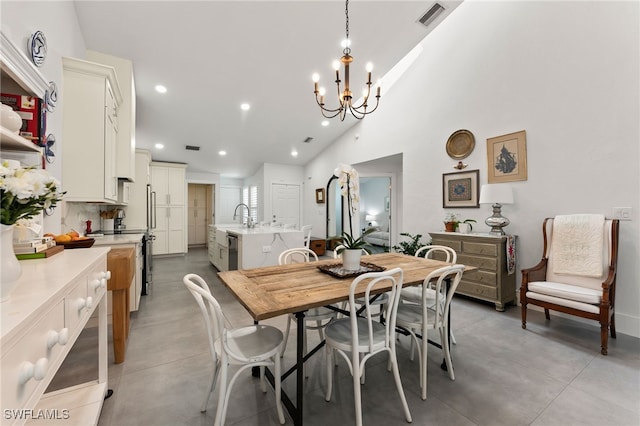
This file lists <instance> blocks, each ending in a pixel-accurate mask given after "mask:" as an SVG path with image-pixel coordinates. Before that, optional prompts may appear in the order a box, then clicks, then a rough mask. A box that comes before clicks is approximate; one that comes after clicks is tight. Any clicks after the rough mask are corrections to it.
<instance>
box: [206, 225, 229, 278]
mask: <svg viewBox="0 0 640 426" xmlns="http://www.w3.org/2000/svg"><path fill="white" fill-rule="evenodd" d="M209 262H211V264H212V265H213V266H215V267H216V269H218V271H228V270H229V242H228V240H227V231H225V230H224V229H217V228H216V226H215V225H210V226H209Z"/></svg>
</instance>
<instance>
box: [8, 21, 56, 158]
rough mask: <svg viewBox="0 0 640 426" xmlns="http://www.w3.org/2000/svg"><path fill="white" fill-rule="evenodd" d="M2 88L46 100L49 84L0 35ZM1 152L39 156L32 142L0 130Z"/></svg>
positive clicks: (23, 56) (20, 52)
mask: <svg viewBox="0 0 640 426" xmlns="http://www.w3.org/2000/svg"><path fill="white" fill-rule="evenodd" d="M0 86H1V87H2V92H9V93H15V94H20V95H29V96H36V97H38V98H40V99H44V97H45V93H46V91H47V89H48V87H49V83H48V82H47V81H46V80H45V79H44V77H43V76H42V74H41V73H40V71H38V69H37V68H36V67H35V65H33V63H31V61H29V59H28V58H27V57H26V56H25V54H24V53H23V52H22V51H21V50H20V49H18V47H17V46H16V45H14V44H13V43H12V42H11V40H9V39H8V38H7V37H6V36H5V35H4V33H2V32H0ZM0 150H2V151H21V152H38V153H40V152H41V151H42V150H41V148H39V147H38V146H37V145H35V144H34V143H32V142H31V141H30V140H27V139H25V138H23V137H22V136H19V135H17V134H15V133H13V132H11V131H9V130H8V129H5V128H4V127H2V126H0Z"/></svg>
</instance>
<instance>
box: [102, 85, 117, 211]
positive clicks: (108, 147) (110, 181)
mask: <svg viewBox="0 0 640 426" xmlns="http://www.w3.org/2000/svg"><path fill="white" fill-rule="evenodd" d="M116 108H117V106H116V101H115V99H114V95H113V92H112V90H111V85H110V84H109V82H108V81H105V124H104V126H105V127H104V132H105V134H104V198H106V199H107V200H113V201H117V200H118V176H117V164H116V143H117V141H118V117H117V112H116Z"/></svg>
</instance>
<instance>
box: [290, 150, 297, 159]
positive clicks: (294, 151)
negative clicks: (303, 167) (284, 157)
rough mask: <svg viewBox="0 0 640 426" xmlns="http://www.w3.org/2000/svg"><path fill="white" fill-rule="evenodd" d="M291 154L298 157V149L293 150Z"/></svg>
mask: <svg viewBox="0 0 640 426" xmlns="http://www.w3.org/2000/svg"><path fill="white" fill-rule="evenodd" d="M291 156H292V157H297V156H298V151H296V150H295V149H294V150H293V151H291Z"/></svg>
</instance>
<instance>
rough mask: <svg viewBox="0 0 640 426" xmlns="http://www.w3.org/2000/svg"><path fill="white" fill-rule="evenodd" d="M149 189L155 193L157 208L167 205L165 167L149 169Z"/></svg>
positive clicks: (166, 170)
mask: <svg viewBox="0 0 640 426" xmlns="http://www.w3.org/2000/svg"><path fill="white" fill-rule="evenodd" d="M151 188H152V189H153V190H154V191H155V192H156V202H157V204H158V205H159V206H166V205H168V204H169V192H168V191H169V169H168V168H167V167H162V166H153V167H151Z"/></svg>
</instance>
